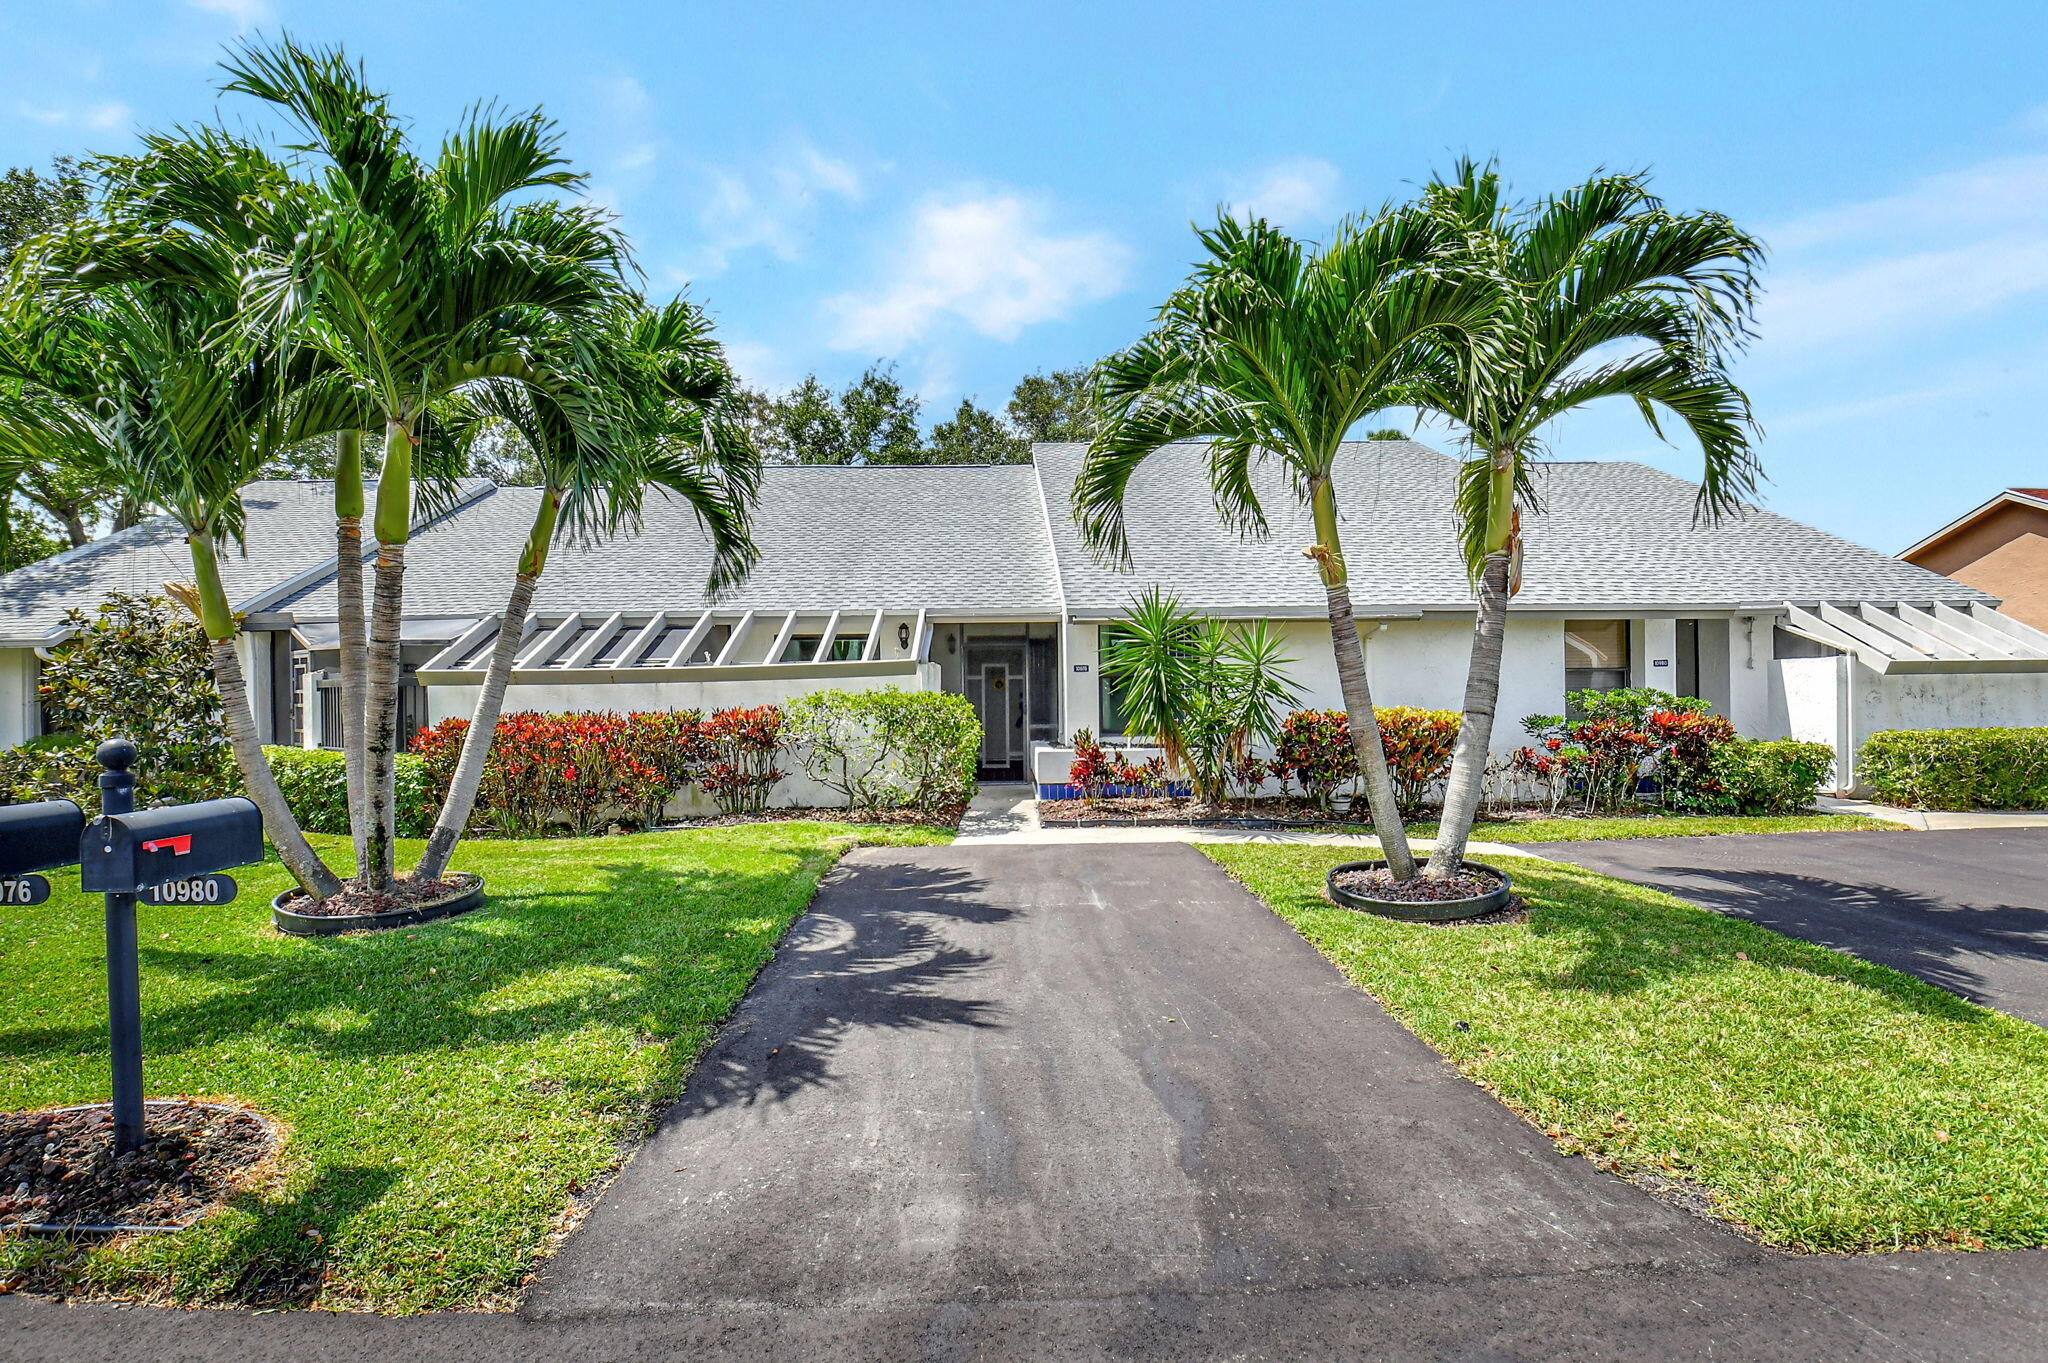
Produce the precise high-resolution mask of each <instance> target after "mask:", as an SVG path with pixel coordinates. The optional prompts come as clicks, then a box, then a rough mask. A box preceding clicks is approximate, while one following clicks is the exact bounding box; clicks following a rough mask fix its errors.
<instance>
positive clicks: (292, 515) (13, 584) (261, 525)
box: [0, 482, 334, 641]
mask: <svg viewBox="0 0 2048 1363" xmlns="http://www.w3.org/2000/svg"><path fill="white" fill-rule="evenodd" d="M242 503H243V505H244V506H245V507H246V508H247V509H248V547H249V552H248V554H247V555H246V556H245V555H242V554H238V553H236V552H235V551H234V549H233V548H232V546H231V547H230V548H229V550H228V553H227V556H226V558H225V559H223V560H222V562H221V580H222V582H223V583H224V584H225V585H226V587H227V591H228V598H229V600H230V601H232V602H234V604H235V605H236V606H237V607H238V608H239V607H241V606H244V605H246V604H247V603H248V602H249V600H250V599H252V598H254V597H256V596H258V595H259V594H261V593H262V592H264V591H265V590H267V589H269V588H273V587H275V586H277V585H278V584H279V583H281V582H283V581H285V580H287V579H288V578H290V577H292V576H294V575H295V574H298V573H301V572H304V571H306V570H307V569H310V568H314V567H317V566H318V565H319V564H320V563H321V562H323V561H325V560H329V559H332V558H333V557H334V512H333V505H334V494H333V485H332V484H331V483H311V482H262V483H252V484H250V485H249V487H248V488H246V489H245V490H244V491H243V493H242ZM191 576H192V555H191V551H190V550H188V549H187V548H186V547H185V537H184V533H183V532H182V531H181V530H179V529H178V527H177V525H176V524H175V523H174V522H173V521H171V519H170V518H169V517H167V516H158V517H155V518H153V519H151V520H148V521H144V522H143V523H142V524H141V525H138V526H135V527H133V528H131V529H128V530H123V531H121V532H120V533H119V534H116V535H109V536H108V537H107V538H105V539H101V540H95V541H93V542H92V543H91V544H88V545H85V546H83V547H81V548H79V549H75V550H72V551H71V552H70V553H66V554H60V555H58V556H57V557H55V558H50V559H45V560H43V561H42V562H41V563H32V564H30V565H28V566H27V567H25V568H17V569H16V570H15V571H13V572H11V573H8V574H7V575H6V576H4V577H0V639H7V640H14V641H26V640H30V639H35V640H40V639H43V638H45V637H47V636H48V635H49V634H50V632H51V631H52V630H56V629H59V628H61V626H62V625H63V621H64V612H65V611H66V610H68V609H69V608H71V607H73V606H79V607H83V608H85V609H86V610H88V611H89V610H91V609H92V608H93V607H94V606H96V605H98V604H99V603H100V602H101V601H102V600H104V599H105V598H106V596H107V594H108V593H109V592H116V591H122V592H129V593H131V594H136V595H140V594H143V593H147V592H160V591H161V590H162V589H163V584H164V583H165V582H166V581H170V580H173V579H180V578H190V577H191Z"/></svg>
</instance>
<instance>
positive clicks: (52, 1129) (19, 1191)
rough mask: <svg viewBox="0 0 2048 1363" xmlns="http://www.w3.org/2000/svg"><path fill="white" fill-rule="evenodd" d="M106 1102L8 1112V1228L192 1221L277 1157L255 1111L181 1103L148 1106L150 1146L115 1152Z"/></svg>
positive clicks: (4, 1185) (3, 1180) (4, 1182)
mask: <svg viewBox="0 0 2048 1363" xmlns="http://www.w3.org/2000/svg"><path fill="white" fill-rule="evenodd" d="M113 1121H114V1118H113V1112H112V1110H111V1109H110V1108H109V1107H107V1106H106V1105H104V1104H100V1105H95V1106H92V1107H81V1108H66V1109H56V1110H52V1111H46V1112H8V1113H0V1231H4V1230H14V1229H18V1228H21V1227H24V1226H31V1225H40V1226H78V1227H98V1226H161V1227H178V1226H184V1225H188V1224H190V1223H191V1222H192V1221H195V1220H197V1219H198V1218H199V1217H200V1215H202V1214H203V1213H204V1212H206V1211H207V1210H208V1209H210V1208H211V1207H213V1206H214V1205H215V1204H217V1203H219V1202H220V1201H221V1200H222V1199H223V1198H225V1197H226V1196H227V1195H228V1194H230V1193H232V1192H234V1191H235V1190H236V1189H237V1188H239V1187H241V1186H242V1185H243V1184H244V1183H246V1182H248V1180H249V1178H250V1177H251V1175H253V1174H254V1173H255V1172H257V1170H258V1169H259V1168H260V1167H261V1166H262V1165H264V1164H265V1163H267V1162H268V1161H269V1159H270V1157H271V1156H272V1155H273V1154H274V1153H276V1150H277V1132H276V1129H275V1128H274V1127H273V1126H272V1125H271V1124H270V1123H269V1122H268V1121H266V1120H264V1118H262V1117H260V1116H258V1115H257V1114H256V1113H254V1112H249V1111H246V1110H244V1109H241V1108H234V1107H225V1106H220V1105H217V1104H211V1103H195V1102H191V1101H188V1100H186V1099H182V1098H173V1099H163V1100H158V1101H154V1102H150V1103H147V1104H145V1105H144V1123H143V1138H142V1145H141V1147H140V1148H139V1149H137V1150H133V1151H131V1152H129V1153H128V1154H125V1155H119V1156H117V1155H115V1153H114V1142H113Z"/></svg>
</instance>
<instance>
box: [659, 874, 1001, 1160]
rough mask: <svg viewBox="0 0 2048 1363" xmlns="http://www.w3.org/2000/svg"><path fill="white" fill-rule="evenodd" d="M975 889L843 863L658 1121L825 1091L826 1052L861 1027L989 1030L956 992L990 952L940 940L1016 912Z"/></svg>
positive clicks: (973, 1001)
mask: <svg viewBox="0 0 2048 1363" xmlns="http://www.w3.org/2000/svg"><path fill="white" fill-rule="evenodd" d="M982 888H983V883H982V881H981V880H980V879H979V878H978V877H976V876H974V875H973V874H971V873H970V872H967V871H965V870H962V869H959V868H957V867H934V866H921V865H916V864H913V863H905V862H900V861H891V862H887V863H871V864H846V865H842V866H841V867H840V868H839V869H838V870H837V871H835V872H834V873H833V874H832V876H831V877H829V878H828V879H827V880H826V882H825V884H824V885H822V886H821V887H820V888H819V891H818V897H817V899H816V900H814V901H813V902H812V905H811V909H810V912H808V913H806V914H805V915H804V916H803V917H802V918H800V919H799V920H797V922H796V923H795V924H794V925H793V926H792V927H791V928H790V930H789V932H788V934H787V935H785V937H784V938H783V940H782V943H781V945H780V947H779V948H778V949H777V951H776V955H775V959H774V961H773V962H772V963H770V964H769V966H768V967H767V968H766V969H764V970H763V971H762V972H761V974H760V976H759V977H758V978H757V979H756V980H755V982H754V987H753V989H752V990H751V991H750V992H749V993H748V995H747V998H746V1000H745V1001H744V1002H743V1003H742V1004H741V1005H740V1007H739V1010H738V1011H737V1012H736V1013H735V1014H734V1015H733V1018H732V1021H731V1022H730V1023H729V1024H728V1025H727V1026H726V1028H725V1030H724V1031H723V1032H722V1033H721V1034H720V1036H719V1037H718V1039H717V1040H716V1041H715V1042H713V1043H712V1045H711V1047H710V1049H709V1050H708V1051H706V1053H705V1055H704V1058H703V1060H702V1062H701V1063H699V1065H698V1066H697V1068H696V1070H695V1071H694V1072H693V1073H692V1074H691V1076H690V1080H689V1084H688V1086H687V1088H686V1089H685V1090H684V1092H683V1096H682V1097H681V1098H680V1099H679V1100H678V1101H677V1102H676V1103H675V1104H674V1105H673V1106H672V1107H671V1108H670V1109H669V1111H668V1112H667V1114H665V1115H664V1117H663V1123H664V1124H667V1123H668V1122H673V1121H681V1120H686V1119H688V1118H690V1117H695V1116H701V1115H703V1114H705V1113H709V1112H713V1111H716V1110H718V1109H720V1108H723V1107H728V1106H731V1105H733V1104H736V1103H737V1104H747V1105H751V1104H753V1103H755V1102H758V1101H762V1100H766V1101H769V1102H783V1101H787V1100H788V1099H790V1098H793V1097H795V1096H796V1095H797V1094H799V1093H802V1092H804V1091H805V1090H808V1089H814V1088H820V1087H823V1086H825V1085H828V1084H830V1083H832V1082H833V1077H834V1076H833V1058H834V1055H835V1053H836V1052H837V1051H838V1049H839V1048H840V1046H841V1045H842V1044H843V1043H844V1042H845V1041H846V1039H847V1038H848V1037H849V1036H851V1035H853V1034H854V1033H855V1032H857V1031H859V1030H862V1029H866V1028H884V1029H888V1030H892V1031H916V1030H923V1029H927V1028H934V1027H973V1028H989V1027H996V1026H999V1025H1000V1024H999V1023H998V1022H997V1020H996V1018H997V1009H996V1005H995V1004H994V1003H992V1002H991V1001H990V1000H988V999H983V998H974V997H968V996H965V995H964V994H962V993H961V992H960V990H961V986H962V985H963V984H965V983H966V982H968V981H971V980H972V979H973V978H974V976H976V975H977V974H979V973H981V972H982V971H983V970H985V969H986V968H987V967H988V965H989V963H990V961H991V960H992V959H993V953H991V952H989V951H986V950H983V949H981V948H978V947H972V946H966V945H962V944H961V943H959V942H958V941H956V940H953V938H952V937H951V935H950V934H949V932H948V928H949V927H950V926H951V925H956V924H969V925H975V926H984V925H993V924H997V923H1002V922H1004V921H1007V920H1009V919H1011V918H1013V917H1015V916H1016V911H1015V910H1012V909H1007V908H1003V907H1000V906H997V905H993V904H990V903H988V902H987V901H986V900H984V899H983V898H981V897H980V895H979V893H978V892H979V891H980V890H981V889H982Z"/></svg>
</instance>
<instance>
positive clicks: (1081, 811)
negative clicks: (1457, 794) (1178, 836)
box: [1038, 795, 1358, 828]
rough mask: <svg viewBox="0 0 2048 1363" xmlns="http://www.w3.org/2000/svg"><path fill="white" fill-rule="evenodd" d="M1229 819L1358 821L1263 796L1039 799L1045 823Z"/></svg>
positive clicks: (1310, 823) (1304, 823)
mask: <svg viewBox="0 0 2048 1363" xmlns="http://www.w3.org/2000/svg"><path fill="white" fill-rule="evenodd" d="M1228 819H1254V820H1259V821H1262V822H1270V823H1283V824H1288V825H1298V826H1300V827H1303V828H1314V827H1317V826H1320V825H1332V824H1340V823H1356V822H1358V819H1355V818H1352V817H1350V816H1349V815H1346V814H1342V813H1329V814H1326V813H1324V812H1323V811H1322V809H1321V808H1319V807H1318V806H1316V805H1313V804H1311V803H1309V802H1308V801H1306V800H1283V799H1277V798H1271V797H1268V798H1264V799H1257V800H1243V801H1239V802H1237V803H1235V804H1227V805H1198V804H1196V803H1195V802H1194V801H1192V800H1186V799H1180V798H1176V797H1174V796H1136V795H1114V796H1108V797H1105V798H1103V799H1100V800H1092V801H1091V800H1040V801H1039V802H1038V822H1039V823H1040V824H1041V825H1045V826H1057V825H1059V824H1079V823H1092V822H1100V821H1103V820H1115V821H1116V822H1118V823H1140V824H1184V823H1195V822H1216V821H1219V820H1228Z"/></svg>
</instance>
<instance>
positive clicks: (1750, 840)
mask: <svg viewBox="0 0 2048 1363" xmlns="http://www.w3.org/2000/svg"><path fill="white" fill-rule="evenodd" d="M1541 853H1542V855H1544V856H1547V857H1549V858H1551V859H1552V860H1554V861H1568V862H1572V863H1574V864H1576V865H1579V866H1584V867H1587V868H1588V869H1590V870H1594V871H1599V872H1602V873H1603V874H1606V875H1611V876H1619V877H1621V878H1622V879H1624V880H1632V881H1635V882H1636V883H1637V884H1639V885H1649V886H1652V887H1654V888H1656V889H1659V890H1663V891H1666V892H1667V893H1670V894H1674V895H1677V896H1678V897H1679V898H1681V899H1686V900H1690V901H1692V902H1693V903H1695V904H1699V905H1701V906H1703V907H1705V908H1709V909H1714V910H1716V911H1718V912H1721V913H1727V914H1734V915H1736V916H1738V917H1741V918H1747V919H1749V920H1750V921H1751V922H1754V923H1761V924H1763V925H1764V926H1765V927H1767V928H1772V929H1774V930H1776V931H1778V932H1782V933H1785V934H1787V935H1789V936H1793V937H1804V938H1806V939H1807V940H1808V941H1811V942H1819V943H1821V944H1822V945H1823V946H1830V947H1834V948H1835V949H1836V950H1838V951H1848V952H1853V953H1854V954H1856V955H1858V956H1861V957H1863V958H1864V959H1866V960H1871V961H1877V962H1879V963H1880V964H1883V965H1888V966H1891V967H1892V968H1893V969H1895V970H1903V971H1905V972H1906V973H1908V974H1911V975H1918V976H1919V977H1920V978H1921V979H1923V980H1926V981H1928V982H1929V983H1930V984H1937V985H1940V986H1941V987H1942V988H1943V989H1946V990H1949V991H1950V992H1952V993H1956V994H1960V995H1962V996H1963V997H1964V998H1967V999H1974V1000H1976V1001H1977V1002H1979V1003H1982V1004H1986V1005H1988V1006H1990V1007H1992V1008H1997V1009H1999V1010H2001V1011H2003V1012H2007V1013H2011V1014H2013V1015H2014V1016H2015V1017H2023V1018H2026V1019H2028V1020H2029V1021H2032V1022H2037V1023H2040V1024H2041V1025H2043V1026H2048V828H1971V829H1954V830H1949V831H1942V832H1927V833H1883V834H1841V833H1773V834H1764V835H1756V836H1750V835H1737V836H1732V837H1715V838H1644V839H1640V840H1637V841H1615V842H1577V843H1558V842H1546V843H1543V844H1541Z"/></svg>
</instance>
